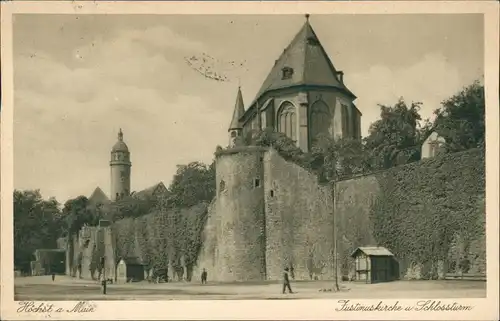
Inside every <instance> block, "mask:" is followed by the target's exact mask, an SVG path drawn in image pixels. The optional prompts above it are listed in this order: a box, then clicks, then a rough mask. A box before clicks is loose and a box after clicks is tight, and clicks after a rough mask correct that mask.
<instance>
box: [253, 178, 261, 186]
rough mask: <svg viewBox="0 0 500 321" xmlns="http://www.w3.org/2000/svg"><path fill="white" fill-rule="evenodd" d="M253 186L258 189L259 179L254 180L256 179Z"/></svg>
mask: <svg viewBox="0 0 500 321" xmlns="http://www.w3.org/2000/svg"><path fill="white" fill-rule="evenodd" d="M254 186H255V187H259V186H260V179H259V178H256V179H255V180H254Z"/></svg>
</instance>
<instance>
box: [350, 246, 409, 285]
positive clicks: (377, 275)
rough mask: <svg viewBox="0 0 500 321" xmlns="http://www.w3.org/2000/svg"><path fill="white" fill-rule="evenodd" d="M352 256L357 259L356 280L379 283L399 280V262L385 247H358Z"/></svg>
mask: <svg viewBox="0 0 500 321" xmlns="http://www.w3.org/2000/svg"><path fill="white" fill-rule="evenodd" d="M351 257H352V258H354V261H355V267H354V270H355V277H354V281H358V282H364V283H379V282H389V281H394V280H397V279H398V277H399V267H398V263H397V261H396V259H395V257H394V254H392V253H391V252H390V251H389V250H388V249H386V248H385V247H378V246H377V247H358V248H357V249H356V250H355V251H354V252H353V253H352V254H351Z"/></svg>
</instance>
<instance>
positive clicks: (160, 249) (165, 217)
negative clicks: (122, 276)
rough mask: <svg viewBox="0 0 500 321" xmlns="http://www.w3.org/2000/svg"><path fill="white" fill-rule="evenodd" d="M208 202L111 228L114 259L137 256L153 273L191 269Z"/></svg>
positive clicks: (126, 219)
mask: <svg viewBox="0 0 500 321" xmlns="http://www.w3.org/2000/svg"><path fill="white" fill-rule="evenodd" d="M207 213H208V203H205V202H203V203H200V204H198V205H195V206H192V207H189V208H182V209H170V210H168V211H167V210H157V211H155V212H153V213H150V214H147V215H144V216H140V217H137V218H125V219H122V220H119V221H117V222H115V223H114V224H113V225H112V229H113V236H114V238H115V244H116V249H115V253H116V259H119V258H121V257H139V258H140V259H141V260H142V261H143V262H144V263H145V264H147V265H148V266H149V267H151V268H154V269H155V270H161V269H166V268H167V267H168V265H169V264H170V265H171V266H172V267H173V268H174V269H176V270H177V269H180V268H182V267H183V266H188V267H189V266H192V265H193V264H194V263H195V262H196V259H197V257H198V253H199V251H200V247H201V234H202V230H203V226H204V225H205V221H206V219H207Z"/></svg>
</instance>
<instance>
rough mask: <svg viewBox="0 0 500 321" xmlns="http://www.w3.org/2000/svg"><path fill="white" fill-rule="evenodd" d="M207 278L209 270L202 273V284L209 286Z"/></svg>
mask: <svg viewBox="0 0 500 321" xmlns="http://www.w3.org/2000/svg"><path fill="white" fill-rule="evenodd" d="M207 277H208V273H207V270H205V269H203V272H201V284H207Z"/></svg>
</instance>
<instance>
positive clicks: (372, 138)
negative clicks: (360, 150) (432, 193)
mask: <svg viewBox="0 0 500 321" xmlns="http://www.w3.org/2000/svg"><path fill="white" fill-rule="evenodd" d="M379 106H380V109H381V112H380V119H379V120H377V121H375V122H374V123H372V124H371V126H370V129H369V135H368V136H367V137H366V138H365V146H366V150H367V151H368V152H369V153H370V157H371V158H372V159H373V161H374V164H373V166H374V167H375V168H380V169H385V168H390V167H393V166H396V165H400V164H405V163H409V162H412V161H416V160H419V159H420V134H419V133H420V132H419V121H420V120H421V117H420V114H419V110H420V106H421V103H416V102H413V103H412V104H411V105H410V106H408V105H407V104H406V103H405V101H404V99H403V98H401V99H400V100H399V101H398V102H397V103H396V104H395V105H394V106H384V105H379Z"/></svg>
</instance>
